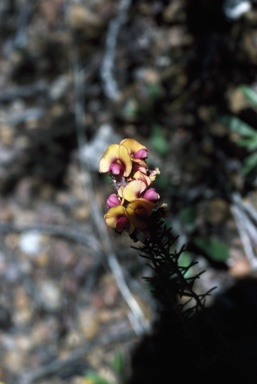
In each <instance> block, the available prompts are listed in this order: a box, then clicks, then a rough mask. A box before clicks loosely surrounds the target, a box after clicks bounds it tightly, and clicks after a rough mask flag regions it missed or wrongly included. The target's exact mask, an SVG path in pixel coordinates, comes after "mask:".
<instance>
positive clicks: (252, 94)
mask: <svg viewBox="0 0 257 384" xmlns="http://www.w3.org/2000/svg"><path fill="white" fill-rule="evenodd" d="M239 89H240V91H241V92H242V94H243V95H244V97H245V98H246V99H247V100H248V101H249V102H250V103H251V104H252V105H253V106H254V107H257V92H256V91H254V90H253V89H252V88H251V87H249V86H248V85H241V86H240V87H239Z"/></svg>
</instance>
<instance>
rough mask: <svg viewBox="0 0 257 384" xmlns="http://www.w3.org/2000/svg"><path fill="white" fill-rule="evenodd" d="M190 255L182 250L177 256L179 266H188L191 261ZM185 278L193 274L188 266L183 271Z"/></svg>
mask: <svg viewBox="0 0 257 384" xmlns="http://www.w3.org/2000/svg"><path fill="white" fill-rule="evenodd" d="M192 261H193V260H192V257H191V255H190V253H189V252H186V251H184V252H182V253H181V255H180V256H179V259H178V264H179V266H181V267H185V268H186V267H188V266H189V265H190V264H191V263H192ZM184 276H185V277H186V278H188V277H192V276H193V274H192V268H189V269H188V270H187V272H186V273H185V275H184Z"/></svg>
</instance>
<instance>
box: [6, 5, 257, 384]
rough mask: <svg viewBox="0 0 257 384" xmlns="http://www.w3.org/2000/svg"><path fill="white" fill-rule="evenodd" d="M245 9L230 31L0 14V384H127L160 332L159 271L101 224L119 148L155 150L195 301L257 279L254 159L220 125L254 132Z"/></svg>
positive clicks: (218, 10) (221, 21) (70, 10)
mask: <svg viewBox="0 0 257 384" xmlns="http://www.w3.org/2000/svg"><path fill="white" fill-rule="evenodd" d="M239 3H240V2H239ZM241 3H244V4H246V3H247V4H248V8H246V11H245V12H243V11H242V13H241V14H239V15H236V16H235V13H233V15H234V16H233V18H231V17H230V18H229V17H228V14H230V13H228V12H229V11H230V12H232V11H233V10H234V12H235V9H234V8H233V6H232V5H229V2H228V1H227V2H225V1H224V2H223V1H215V2H213V1H202V0H191V1H190V2H187V1H186V0H171V1H165V0H152V1H144V0H139V1H129V0H127V1H125V0H123V1H122V0H121V1H114V0H80V1H68V0H66V1H65V0H44V1H39V0H37V1H32V0H12V1H10V0H2V1H1V4H0V31H1V34H0V35H1V37H0V47H1V58H0V64H1V65H0V85H1V87H0V276H1V279H0V360H1V363H0V381H2V382H3V383H6V384H32V383H39V384H44V383H48V384H64V383H70V384H88V383H91V382H90V381H89V379H88V378H87V375H88V373H89V372H92V371H93V372H95V373H97V374H99V375H101V376H102V377H104V378H105V379H106V380H109V382H110V384H116V383H118V382H121V380H122V379H121V378H119V377H117V375H116V373H115V370H114V369H113V366H112V362H113V359H116V360H115V361H116V362H117V360H118V357H117V356H120V355H121V356H122V359H123V364H122V366H123V370H124V372H123V373H124V374H125V375H128V374H129V362H130V351H131V348H132V347H133V346H134V345H135V344H136V342H137V341H138V340H140V337H141V336H142V334H144V332H145V330H146V329H148V327H149V324H151V321H152V320H153V318H154V317H155V303H154V300H153V298H152V295H151V292H150V290H149V287H148V285H147V282H146V281H145V279H144V277H146V276H148V275H149V274H150V273H151V271H150V269H149V267H148V266H147V264H146V263H145V260H143V259H142V258H140V257H139V256H138V252H137V251H136V250H135V249H133V248H132V247H131V246H134V245H135V244H134V243H133V242H132V241H131V239H129V238H128V236H127V235H126V234H122V235H118V234H116V233H112V232H111V231H109V230H107V228H106V226H105V223H104V220H103V214H104V212H105V211H106V207H105V201H106V198H107V196H108V194H110V193H112V185H111V183H110V180H109V179H108V178H107V177H105V176H104V175H102V174H99V172H98V162H99V160H100V158H101V156H102V155H103V152H104V150H105V149H106V147H107V146H108V145H109V144H111V143H118V142H119V141H121V140H122V139H124V138H126V137H131V138H134V139H136V140H138V141H139V142H141V143H142V144H143V145H145V146H146V147H147V148H148V149H149V158H148V163H149V165H150V166H153V167H158V168H159V169H160V172H161V174H160V175H159V176H158V177H157V179H156V184H155V188H156V190H158V193H159V194H160V196H161V200H162V201H163V202H164V203H167V204H168V209H169V216H168V219H167V223H168V225H169V226H171V227H172V228H173V230H174V232H175V233H176V234H178V235H179V240H178V247H180V246H181V245H183V244H186V246H187V253H188V255H189V256H190V257H191V258H193V259H195V260H197V261H198V267H196V268H200V269H205V270H206V272H205V273H204V274H203V275H202V276H201V279H200V282H199V283H198V286H197V289H199V290H204V291H205V290H208V289H210V288H212V287H213V286H216V287H217V289H216V292H220V291H222V290H223V289H225V288H226V287H228V286H230V285H231V284H232V283H233V281H234V280H235V279H239V278H241V277H245V276H248V275H252V274H253V272H254V269H255V264H256V262H255V252H256V221H255V220H256V219H253V218H252V217H253V215H252V216H251V215H250V213H251V212H252V213H253V214H254V213H255V212H256V209H257V194H256V186H257V182H256V180H257V179H256V176H257V173H256V167H255V168H253V170H252V171H251V172H248V173H246V174H245V173H244V172H243V171H242V170H243V166H244V162H245V159H246V158H247V156H248V155H249V151H248V150H247V149H246V148H245V147H243V146H239V145H238V144H237V140H238V134H237V133H235V132H233V131H231V130H230V128H229V126H228V124H225V123H224V120H222V119H224V116H225V117H226V116H230V117H231V116H233V117H236V118H239V119H240V120H241V121H243V122H244V123H247V124H248V125H249V126H250V127H252V128H253V129H254V130H256V129H257V109H256V104H255V105H254V104H253V103H251V102H249V100H248V99H247V98H246V97H244V95H243V94H242V92H241V91H240V87H241V86H242V85H244V86H248V87H249V88H251V89H252V90H255V91H256V90H257V82H256V65H257V55H256V48H257V47H256V42H257V38H256V37H257V28H256V25H257V4H256V2H255V1H252V2H250V1H249V2H241ZM226 12H227V13H226ZM115 28H116V29H115ZM116 32H117V34H116ZM236 209H237V211H236ZM238 210H239V211H238ZM235 212H237V213H238V212H239V213H240V212H241V219H237V217H238V216H236V214H235ZM249 212H250V213H249ZM242 214H244V216H242ZM242 218H243V219H242ZM239 222H240V223H241V224H242V228H243V229H242V228H241V232H240V228H239V227H238V224H239ZM249 228H250V230H249ZM244 229H245V232H242V231H243V230H244ZM242 233H244V234H245V236H246V238H247V241H248V243H247V244H248V245H247V244H246V243H245V242H244V239H245V237H243V235H242ZM196 238H197V239H200V240H204V241H205V244H206V241H209V243H207V244H209V245H208V249H207V250H206V247H203V246H202V244H203V243H201V242H199V241H198V242H197V241H195V239H196ZM210 241H216V248H215V247H214V246H213V243H212V245H210ZM217 244H219V245H220V244H223V246H224V247H225V248H224V247H223V248H222V250H221V248H220V247H219V248H217ZM210 249H211V251H212V252H209V251H210ZM224 249H225V251H226V252H228V256H227V257H225V256H224V255H223V253H222V252H225V251H224ZM208 250H209V251H208ZM226 252H225V253H226ZM250 256H253V259H252V258H251V257H250ZM120 273H121V279H120V280H119V276H120ZM124 286H125V287H127V288H128V291H129V296H126V294H125V293H124V292H125V291H126V288H124ZM128 297H129V298H128ZM131 300H132V302H133V303H134V301H135V302H136V304H131ZM129 303H130V304H129ZM137 305H139V309H138V307H137ZM122 378H123V377H122ZM119 380H120V381H119Z"/></svg>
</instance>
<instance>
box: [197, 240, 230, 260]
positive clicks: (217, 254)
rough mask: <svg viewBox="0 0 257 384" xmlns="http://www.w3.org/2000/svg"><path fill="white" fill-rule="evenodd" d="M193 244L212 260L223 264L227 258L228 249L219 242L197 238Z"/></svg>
mask: <svg viewBox="0 0 257 384" xmlns="http://www.w3.org/2000/svg"><path fill="white" fill-rule="evenodd" d="M194 243H195V244H196V245H197V246H198V247H199V248H201V249H202V250H203V251H204V252H205V253H206V254H207V255H208V256H209V257H210V258H211V259H212V260H215V261H223V262H225V261H227V260H228V258H229V248H228V247H227V245H226V244H225V243H223V242H222V241H220V240H216V239H204V238H202V237H197V238H195V239H194Z"/></svg>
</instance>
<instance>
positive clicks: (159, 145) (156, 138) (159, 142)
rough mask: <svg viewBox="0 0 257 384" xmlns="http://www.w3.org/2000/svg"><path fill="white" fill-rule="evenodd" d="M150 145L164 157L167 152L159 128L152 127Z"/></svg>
mask: <svg viewBox="0 0 257 384" xmlns="http://www.w3.org/2000/svg"><path fill="white" fill-rule="evenodd" d="M151 144H152V146H153V147H154V149H156V151H157V152H158V153H159V154H160V155H161V156H166V155H167V153H168V151H169V146H168V143H167V139H166V138H165V137H164V135H163V132H162V130H161V127H159V126H158V125H153V127H152V132H151Z"/></svg>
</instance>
